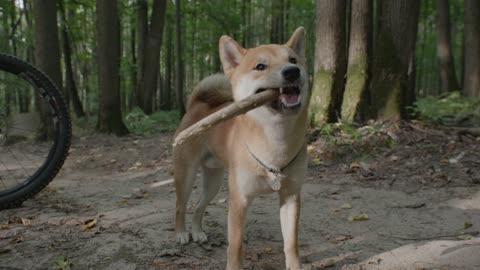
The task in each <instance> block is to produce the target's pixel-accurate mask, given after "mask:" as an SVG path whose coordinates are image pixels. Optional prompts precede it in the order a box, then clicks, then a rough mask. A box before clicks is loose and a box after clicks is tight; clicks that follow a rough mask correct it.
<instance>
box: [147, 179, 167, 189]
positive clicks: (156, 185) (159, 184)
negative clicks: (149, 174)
mask: <svg viewBox="0 0 480 270" xmlns="http://www.w3.org/2000/svg"><path fill="white" fill-rule="evenodd" d="M171 183H173V178H170V179H167V180H163V181H159V182H156V183H153V184H151V185H150V187H152V188H155V187H161V186H165V185H168V184H171Z"/></svg>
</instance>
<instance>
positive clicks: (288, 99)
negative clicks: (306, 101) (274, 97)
mask: <svg viewBox="0 0 480 270" xmlns="http://www.w3.org/2000/svg"><path fill="white" fill-rule="evenodd" d="M280 100H281V101H282V103H283V104H284V105H286V106H294V105H297V104H298V102H299V96H298V95H287V94H282V95H280Z"/></svg>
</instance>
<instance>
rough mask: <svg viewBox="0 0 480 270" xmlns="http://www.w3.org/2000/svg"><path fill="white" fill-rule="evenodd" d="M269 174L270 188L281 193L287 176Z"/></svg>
mask: <svg viewBox="0 0 480 270" xmlns="http://www.w3.org/2000/svg"><path fill="white" fill-rule="evenodd" d="M267 174H268V184H269V185H270V187H271V188H272V189H273V190H275V191H279V190H280V189H281V188H282V181H283V179H285V178H286V176H285V175H283V174H281V173H274V172H267Z"/></svg>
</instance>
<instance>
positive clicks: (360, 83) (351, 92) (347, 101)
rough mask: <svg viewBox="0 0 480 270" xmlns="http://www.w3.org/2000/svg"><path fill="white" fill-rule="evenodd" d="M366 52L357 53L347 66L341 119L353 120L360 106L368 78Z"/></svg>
mask: <svg viewBox="0 0 480 270" xmlns="http://www.w3.org/2000/svg"><path fill="white" fill-rule="evenodd" d="M367 69H368V63H367V54H366V53H365V54H361V55H359V56H358V57H357V58H356V59H355V60H353V63H351V64H350V65H349V66H348V73H347V84H346V86H345V93H344V95H343V103H342V114H341V115H342V120H344V121H347V122H353V120H354V118H355V116H356V114H357V112H358V110H359V106H360V102H361V100H362V97H363V95H364V92H365V90H366V88H367V80H368V72H367Z"/></svg>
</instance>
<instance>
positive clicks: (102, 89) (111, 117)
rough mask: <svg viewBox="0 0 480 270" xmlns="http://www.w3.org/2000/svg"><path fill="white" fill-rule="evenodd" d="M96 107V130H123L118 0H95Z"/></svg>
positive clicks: (124, 128)
mask: <svg viewBox="0 0 480 270" xmlns="http://www.w3.org/2000/svg"><path fill="white" fill-rule="evenodd" d="M96 7H97V10H96V13H97V20H96V25H97V58H98V86H99V104H98V105H99V108H98V122H97V130H98V131H100V132H105V133H115V134H117V135H124V134H126V133H127V132H128V131H127V128H126V127H125V125H124V124H123V121H122V112H121V109H120V74H119V71H120V21H119V18H118V10H117V0H97V1H96Z"/></svg>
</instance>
